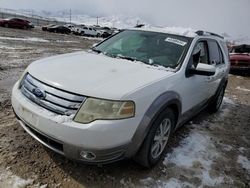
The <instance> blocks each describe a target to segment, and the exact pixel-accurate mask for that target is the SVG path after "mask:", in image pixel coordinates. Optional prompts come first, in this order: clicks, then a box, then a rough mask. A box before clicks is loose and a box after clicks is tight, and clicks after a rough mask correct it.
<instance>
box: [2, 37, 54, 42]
mask: <svg viewBox="0 0 250 188" xmlns="http://www.w3.org/2000/svg"><path fill="white" fill-rule="evenodd" d="M0 39H1V40H19V41H31V42H49V41H48V40H45V39H42V38H35V37H28V38H14V37H0Z"/></svg>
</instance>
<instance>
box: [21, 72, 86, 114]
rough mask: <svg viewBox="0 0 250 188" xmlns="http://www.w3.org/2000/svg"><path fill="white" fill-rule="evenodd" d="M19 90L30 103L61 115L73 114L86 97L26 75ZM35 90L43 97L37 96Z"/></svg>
mask: <svg viewBox="0 0 250 188" xmlns="http://www.w3.org/2000/svg"><path fill="white" fill-rule="evenodd" d="M20 89H21V92H22V93H23V95H25V96H26V97H27V98H28V99H30V100H31V101H32V102H34V103H36V104H38V105H39V106H42V107H44V108H46V109H47V110H50V111H52V112H55V113H57V114H61V115H71V114H75V113H76V112H77V110H78V109H79V107H80V106H81V104H82V102H83V101H84V100H85V99H86V97H84V96H82V95H78V94H73V93H70V92H67V91H63V90H60V89H57V88H55V87H52V86H49V85H47V84H45V83H43V82H41V81H39V80H37V79H36V78H34V77H32V76H31V75H30V74H27V75H26V76H25V77H24V79H23V80H22V82H21V84H20ZM36 90H38V91H40V92H41V94H43V93H44V95H43V96H42V97H41V96H38V95H37V94H36Z"/></svg>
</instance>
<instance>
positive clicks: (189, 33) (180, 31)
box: [133, 26, 197, 37]
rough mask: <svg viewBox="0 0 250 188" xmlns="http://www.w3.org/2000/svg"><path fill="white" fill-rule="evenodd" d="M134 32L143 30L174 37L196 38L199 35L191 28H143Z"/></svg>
mask: <svg viewBox="0 0 250 188" xmlns="http://www.w3.org/2000/svg"><path fill="white" fill-rule="evenodd" d="M133 29H134V30H142V31H152V32H159V33H168V34H174V35H181V36H186V37H195V36H197V34H196V33H195V30H193V29H191V28H183V27H151V26H148V27H143V28H133Z"/></svg>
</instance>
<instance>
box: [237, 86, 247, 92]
mask: <svg viewBox="0 0 250 188" xmlns="http://www.w3.org/2000/svg"><path fill="white" fill-rule="evenodd" d="M236 89H238V90H240V91H245V92H250V89H246V88H242V87H240V86H238V87H236Z"/></svg>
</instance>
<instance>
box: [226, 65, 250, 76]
mask: <svg viewBox="0 0 250 188" xmlns="http://www.w3.org/2000/svg"><path fill="white" fill-rule="evenodd" d="M230 73H232V74H246V75H250V67H240V66H231V67H230Z"/></svg>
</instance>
